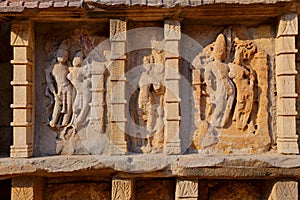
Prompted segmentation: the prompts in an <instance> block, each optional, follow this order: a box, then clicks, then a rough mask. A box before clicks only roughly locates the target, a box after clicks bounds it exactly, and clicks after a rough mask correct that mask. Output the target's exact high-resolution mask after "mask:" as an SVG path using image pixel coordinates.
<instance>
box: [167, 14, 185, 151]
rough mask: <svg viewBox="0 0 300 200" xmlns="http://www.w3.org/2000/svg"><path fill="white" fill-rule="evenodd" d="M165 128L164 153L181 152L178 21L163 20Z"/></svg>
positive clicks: (179, 34)
mask: <svg viewBox="0 0 300 200" xmlns="http://www.w3.org/2000/svg"><path fill="white" fill-rule="evenodd" d="M164 38H165V53H166V55H165V86H166V94H165V112H166V115H165V119H166V121H165V130H164V134H165V136H164V153H165V154H181V142H180V137H179V126H180V120H181V118H180V98H179V84H180V79H181V77H180V74H179V59H180V56H179V41H180V39H181V28H180V22H179V21H176V20H165V23H164Z"/></svg>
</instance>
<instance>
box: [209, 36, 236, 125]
mask: <svg viewBox="0 0 300 200" xmlns="http://www.w3.org/2000/svg"><path fill="white" fill-rule="evenodd" d="M225 56H226V42H225V37H224V35H222V34H220V35H219V36H218V37H217V39H216V42H215V44H214V47H213V53H212V59H213V61H212V62H210V63H209V64H207V65H206V66H205V73H204V78H205V82H206V89H207V94H208V95H209V99H210V100H209V101H210V104H211V105H210V106H209V111H208V113H209V115H211V117H210V124H211V125H212V126H213V127H218V128H222V127H224V126H225V124H226V122H227V121H228V119H229V115H230V111H231V108H232V104H233V100H234V97H235V94H234V86H233V84H232V82H231V80H230V79H229V77H228V72H229V68H228V66H227V65H226V64H225V63H223V61H224V59H225Z"/></svg>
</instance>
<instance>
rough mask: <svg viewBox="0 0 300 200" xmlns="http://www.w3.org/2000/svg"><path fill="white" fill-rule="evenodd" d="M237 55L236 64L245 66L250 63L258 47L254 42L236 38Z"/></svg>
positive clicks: (235, 55) (235, 57)
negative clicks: (244, 64)
mask: <svg viewBox="0 0 300 200" xmlns="http://www.w3.org/2000/svg"><path fill="white" fill-rule="evenodd" d="M234 47H235V54H234V62H235V63H236V64H243V63H247V62H249V61H250V60H251V59H252V58H253V55H254V54H255V53H256V46H255V45H254V44H253V43H252V41H249V40H246V41H242V40H239V39H238V38H236V39H235V40H234Z"/></svg>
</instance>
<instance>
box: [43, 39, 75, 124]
mask: <svg viewBox="0 0 300 200" xmlns="http://www.w3.org/2000/svg"><path fill="white" fill-rule="evenodd" d="M68 58H69V51H68V49H67V47H66V46H65V45H64V43H62V44H61V45H60V47H59V48H58V50H57V52H56V60H57V62H56V63H55V64H54V65H53V66H51V67H50V68H51V69H52V70H51V71H50V74H51V75H52V78H53V80H54V81H55V83H56V84H55V85H53V83H50V86H49V88H50V90H51V92H53V95H54V100H55V102H54V108H53V113H52V119H51V121H50V122H49V125H50V126H51V127H56V126H66V125H67V124H68V123H69V121H70V118H71V116H72V91H73V87H72V85H71V82H70V81H69V80H68V79H67V75H68V73H69V67H70V64H69V62H68ZM60 116H62V122H60Z"/></svg>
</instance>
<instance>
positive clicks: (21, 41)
mask: <svg viewBox="0 0 300 200" xmlns="http://www.w3.org/2000/svg"><path fill="white" fill-rule="evenodd" d="M33 34H34V29H33V24H32V22H29V21H25V22H22V23H14V24H12V27H11V45H12V46H13V48H14V58H13V60H12V61H11V63H12V64H13V66H14V72H13V73H14V75H13V76H14V77H13V81H12V82H11V85H12V86H13V93H14V94H13V104H12V105H11V108H12V109H13V122H12V123H11V126H13V134H14V142H13V146H11V150H10V156H11V157H13V158H16V157H31V156H32V154H33V137H34V127H33V123H34V63H33V62H34V53H33V52H34V37H33Z"/></svg>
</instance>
